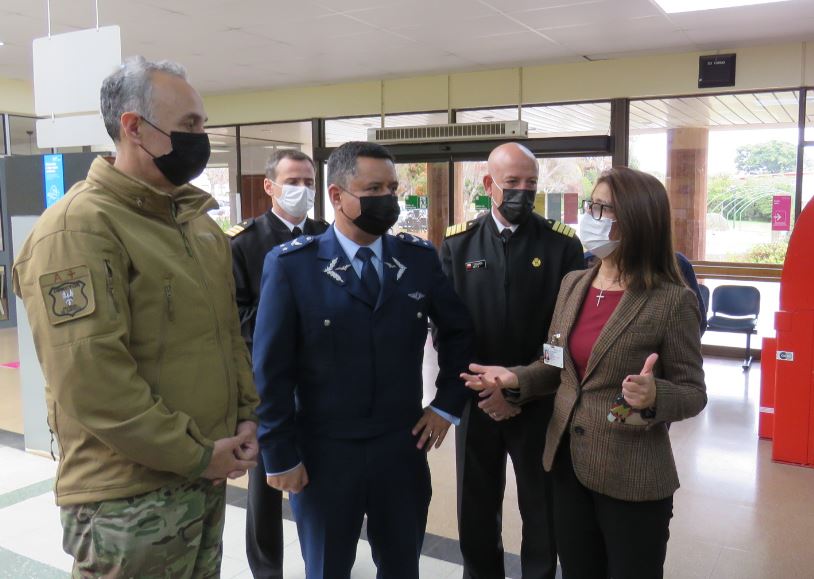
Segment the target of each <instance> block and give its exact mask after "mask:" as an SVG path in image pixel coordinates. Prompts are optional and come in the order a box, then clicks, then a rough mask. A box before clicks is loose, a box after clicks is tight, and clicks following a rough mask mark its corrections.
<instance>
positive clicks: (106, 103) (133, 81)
mask: <svg viewBox="0 0 814 579" xmlns="http://www.w3.org/2000/svg"><path fill="white" fill-rule="evenodd" d="M154 72H164V73H167V74H171V75H173V76H177V77H179V78H182V79H184V80H186V79H187V71H186V69H184V67H183V66H181V65H180V64H177V63H175V62H170V61H169V60H160V61H158V62H151V61H149V60H146V59H145V58H144V57H143V56H133V57H130V58H128V59H127V60H125V61H124V62H123V63H122V65H121V67H120V68H119V69H118V70H117V71H116V72H114V73H113V74H111V75H110V76H108V77H107V78H106V79H105V80H104V81H103V82H102V91H101V95H100V97H101V109H102V118H103V119H104V121H105V129H107V134H108V135H110V138H111V139H113V141H114V142H116V143H118V142H119V139H120V137H121V135H120V131H119V129H120V125H121V118H122V115H123V114H124V113H128V112H133V113H138V114H140V115H141V116H142V117H146V118H147V119H148V120H151V119H152V114H153V106H152V105H153V103H152V96H153V94H152V93H153V82H152V74H153V73H154Z"/></svg>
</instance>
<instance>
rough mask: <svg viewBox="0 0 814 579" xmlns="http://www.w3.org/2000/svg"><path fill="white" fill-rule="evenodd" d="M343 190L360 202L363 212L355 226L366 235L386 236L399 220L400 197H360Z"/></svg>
mask: <svg viewBox="0 0 814 579" xmlns="http://www.w3.org/2000/svg"><path fill="white" fill-rule="evenodd" d="M342 190H343V191H344V192H345V193H347V194H348V195H350V196H351V197H356V198H357V199H358V200H359V206H360V207H361V208H362V212H361V213H360V214H359V217H357V218H356V219H354V220H353V224H354V225H355V226H356V227H358V228H359V229H361V230H362V231H364V232H365V233H369V234H370V235H375V236H376V237H378V236H380V235H384V234H385V233H387V230H388V229H390V228H391V227H393V226H394V225H395V224H396V221H398V220H399V213H401V209H400V208H399V200H398V197H396V196H395V195H373V196H367V197H359V196H358V195H354V194H353V193H351V192H350V191H348V190H347V189H342Z"/></svg>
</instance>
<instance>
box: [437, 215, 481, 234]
mask: <svg viewBox="0 0 814 579" xmlns="http://www.w3.org/2000/svg"><path fill="white" fill-rule="evenodd" d="M475 223H477V221H476V220H475V219H472V220H470V221H467V222H465V223H456V224H455V225H450V226H449V227H447V230H446V232H445V233H444V237H454V236H456V235H460V234H461V233H465V232H466V231H468V230H469V229H470V228H471V227H472V226H473V225H475Z"/></svg>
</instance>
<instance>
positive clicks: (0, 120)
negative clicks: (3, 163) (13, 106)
mask: <svg viewBox="0 0 814 579" xmlns="http://www.w3.org/2000/svg"><path fill="white" fill-rule="evenodd" d="M7 154H8V153H7V152H6V123H5V115H0V156H2V155H7Z"/></svg>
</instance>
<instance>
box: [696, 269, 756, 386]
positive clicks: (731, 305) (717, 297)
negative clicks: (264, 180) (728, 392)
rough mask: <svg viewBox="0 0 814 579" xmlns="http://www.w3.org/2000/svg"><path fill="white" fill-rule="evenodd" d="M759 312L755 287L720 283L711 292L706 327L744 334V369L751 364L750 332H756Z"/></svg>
mask: <svg viewBox="0 0 814 579" xmlns="http://www.w3.org/2000/svg"><path fill="white" fill-rule="evenodd" d="M702 287H703V286H702ZM707 291H709V290H707ZM759 313H760V292H759V291H758V290H757V288H756V287H752V286H743V285H721V286H718V287H716V288H715V291H713V292H712V317H710V318H709V320H708V321H707V329H708V330H710V331H713V332H732V333H736V334H746V359H745V360H744V361H743V369H744V370H745V371H748V370H749V367H750V366H751V365H752V349H751V338H752V334H756V333H757V329H756V326H757V317H758V314H759Z"/></svg>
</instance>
